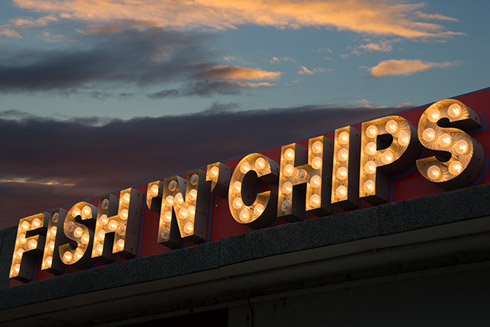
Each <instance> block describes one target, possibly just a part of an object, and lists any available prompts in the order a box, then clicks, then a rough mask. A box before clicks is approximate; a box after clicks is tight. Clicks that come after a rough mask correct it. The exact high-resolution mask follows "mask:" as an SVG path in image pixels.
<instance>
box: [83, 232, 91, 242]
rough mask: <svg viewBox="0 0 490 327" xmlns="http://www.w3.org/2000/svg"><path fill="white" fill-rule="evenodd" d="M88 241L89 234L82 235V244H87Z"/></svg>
mask: <svg viewBox="0 0 490 327" xmlns="http://www.w3.org/2000/svg"><path fill="white" fill-rule="evenodd" d="M89 241H90V234H89V233H85V234H83V235H82V243H83V244H87V243H88V242H89Z"/></svg>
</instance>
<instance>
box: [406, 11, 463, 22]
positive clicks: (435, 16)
mask: <svg viewBox="0 0 490 327" xmlns="http://www.w3.org/2000/svg"><path fill="white" fill-rule="evenodd" d="M415 14H416V15H417V16H418V17H420V18H423V19H438V20H447V21H451V22H457V21H458V20H457V19H456V18H453V17H448V16H444V15H440V14H424V13H423V12H420V11H416V12H415Z"/></svg>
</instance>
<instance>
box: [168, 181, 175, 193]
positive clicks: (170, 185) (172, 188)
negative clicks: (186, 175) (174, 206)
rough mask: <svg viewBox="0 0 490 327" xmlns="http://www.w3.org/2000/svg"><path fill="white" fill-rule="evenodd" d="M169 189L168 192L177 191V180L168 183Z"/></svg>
mask: <svg viewBox="0 0 490 327" xmlns="http://www.w3.org/2000/svg"><path fill="white" fill-rule="evenodd" d="M167 187H168V190H169V191H170V192H173V191H175V190H176V189H177V182H176V181H175V180H171V181H170V182H169V183H168V185H167Z"/></svg>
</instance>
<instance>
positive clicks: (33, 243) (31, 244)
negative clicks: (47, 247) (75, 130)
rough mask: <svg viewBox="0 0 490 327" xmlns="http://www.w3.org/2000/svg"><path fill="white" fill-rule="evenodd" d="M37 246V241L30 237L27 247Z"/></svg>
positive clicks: (33, 247)
mask: <svg viewBox="0 0 490 327" xmlns="http://www.w3.org/2000/svg"><path fill="white" fill-rule="evenodd" d="M36 247H37V241H36V240H34V239H32V240H29V249H31V250H32V249H35V248H36Z"/></svg>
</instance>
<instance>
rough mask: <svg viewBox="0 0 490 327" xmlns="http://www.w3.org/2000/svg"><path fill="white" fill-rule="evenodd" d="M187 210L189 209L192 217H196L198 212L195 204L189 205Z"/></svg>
mask: <svg viewBox="0 0 490 327" xmlns="http://www.w3.org/2000/svg"><path fill="white" fill-rule="evenodd" d="M187 210H188V211H189V215H190V216H191V218H192V217H194V215H195V214H196V207H194V206H189V208H187Z"/></svg>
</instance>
